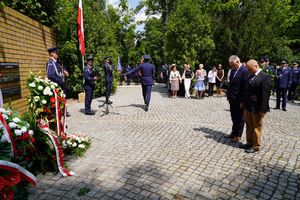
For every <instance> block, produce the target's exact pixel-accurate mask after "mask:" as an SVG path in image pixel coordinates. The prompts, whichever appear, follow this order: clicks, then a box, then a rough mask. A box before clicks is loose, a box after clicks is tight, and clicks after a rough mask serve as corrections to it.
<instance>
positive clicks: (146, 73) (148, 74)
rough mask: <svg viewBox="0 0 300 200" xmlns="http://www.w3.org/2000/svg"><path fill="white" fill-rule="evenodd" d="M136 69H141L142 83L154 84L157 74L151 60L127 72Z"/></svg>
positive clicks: (132, 71)
mask: <svg viewBox="0 0 300 200" xmlns="http://www.w3.org/2000/svg"><path fill="white" fill-rule="evenodd" d="M136 71H140V73H141V84H142V85H154V79H153V77H154V74H155V67H154V65H152V64H150V63H149V62H145V63H142V64H140V66H139V67H136V68H134V69H132V70H131V71H130V72H128V73H127V74H131V73H134V72H136Z"/></svg>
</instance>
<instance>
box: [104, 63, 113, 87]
mask: <svg viewBox="0 0 300 200" xmlns="http://www.w3.org/2000/svg"><path fill="white" fill-rule="evenodd" d="M103 68H104V72H105V80H106V81H110V82H111V81H112V80H113V71H114V66H113V65H109V64H108V63H104V64H103Z"/></svg>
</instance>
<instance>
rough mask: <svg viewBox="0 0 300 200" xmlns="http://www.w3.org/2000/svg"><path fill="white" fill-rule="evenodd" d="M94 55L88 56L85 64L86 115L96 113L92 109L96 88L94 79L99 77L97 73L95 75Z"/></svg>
mask: <svg viewBox="0 0 300 200" xmlns="http://www.w3.org/2000/svg"><path fill="white" fill-rule="evenodd" d="M93 62H94V58H93V56H88V57H87V61H86V65H85V66H84V70H83V77H84V84H83V87H84V91H85V114H86V115H94V114H95V113H94V112H92V111H91V103H92V98H93V92H94V89H95V83H94V81H95V80H97V79H98V76H97V75H94V74H95V73H94V70H93Z"/></svg>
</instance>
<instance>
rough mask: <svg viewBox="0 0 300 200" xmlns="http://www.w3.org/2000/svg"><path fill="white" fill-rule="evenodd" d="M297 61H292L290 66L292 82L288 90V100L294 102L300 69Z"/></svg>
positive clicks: (299, 79) (299, 80) (299, 81)
mask: <svg viewBox="0 0 300 200" xmlns="http://www.w3.org/2000/svg"><path fill="white" fill-rule="evenodd" d="M298 66H299V64H298V62H297V61H294V62H293V66H292V68H291V71H292V84H291V87H290V89H289V92H288V100H289V101H291V102H294V100H295V97H296V89H297V86H298V85H299V83H300V69H299V67H298Z"/></svg>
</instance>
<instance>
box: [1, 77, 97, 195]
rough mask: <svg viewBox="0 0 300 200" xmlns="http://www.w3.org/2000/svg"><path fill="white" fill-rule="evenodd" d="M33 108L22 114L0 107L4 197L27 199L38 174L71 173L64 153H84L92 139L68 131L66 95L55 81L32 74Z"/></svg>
mask: <svg viewBox="0 0 300 200" xmlns="http://www.w3.org/2000/svg"><path fill="white" fill-rule="evenodd" d="M27 86H28V88H29V90H30V94H31V96H30V99H29V101H28V105H29V112H26V113H25V114H24V115H23V116H22V117H20V115H19V114H17V113H16V112H15V111H13V110H12V109H4V108H0V199H5V200H10V199H27V197H28V193H27V187H28V186H29V184H32V185H36V178H35V176H34V175H37V174H38V173H46V172H49V171H51V172H57V171H59V172H60V173H61V174H62V175H63V176H71V175H73V172H71V171H68V170H67V169H66V168H65V166H64V160H63V155H66V154H71V155H76V156H82V155H83V153H84V152H85V151H86V150H87V148H88V147H89V146H90V144H91V141H90V139H88V138H87V137H84V136H80V135H67V134H66V99H65V95H64V93H63V91H62V89H61V88H60V87H59V86H58V85H57V84H56V83H54V82H51V81H49V80H48V79H43V78H42V77H40V76H38V75H34V74H31V75H30V77H29V78H28V80H27Z"/></svg>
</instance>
